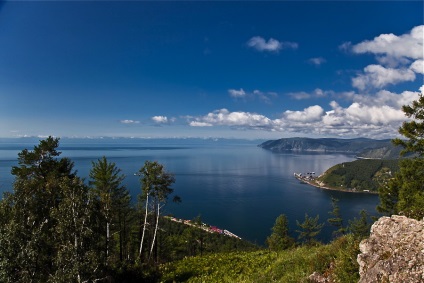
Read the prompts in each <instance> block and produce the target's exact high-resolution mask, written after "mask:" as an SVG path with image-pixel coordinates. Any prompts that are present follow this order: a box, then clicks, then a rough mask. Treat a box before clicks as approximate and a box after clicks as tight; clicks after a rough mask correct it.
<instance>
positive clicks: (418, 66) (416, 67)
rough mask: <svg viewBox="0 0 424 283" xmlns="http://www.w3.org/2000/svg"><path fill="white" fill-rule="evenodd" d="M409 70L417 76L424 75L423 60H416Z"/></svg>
mask: <svg viewBox="0 0 424 283" xmlns="http://www.w3.org/2000/svg"><path fill="white" fill-rule="evenodd" d="M423 52H424V51H423ZM409 68H410V69H411V70H412V71H414V72H415V73H417V74H424V60H416V61H415V62H414V63H412V64H411V67H409Z"/></svg>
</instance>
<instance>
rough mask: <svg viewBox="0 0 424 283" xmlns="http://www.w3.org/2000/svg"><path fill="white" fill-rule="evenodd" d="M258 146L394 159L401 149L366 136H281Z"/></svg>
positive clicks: (384, 141)
mask: <svg viewBox="0 0 424 283" xmlns="http://www.w3.org/2000/svg"><path fill="white" fill-rule="evenodd" d="M258 146H259V147H261V148H263V149H266V150H270V151H272V152H275V153H287V152H311V153H313V152H315V153H343V154H350V155H356V156H357V157H358V158H369V159H396V158H399V153H400V151H401V148H400V147H396V146H394V145H393V144H392V143H391V140H374V139H367V138H357V139H336V138H322V139H312V138H283V139H279V140H269V141H266V142H264V143H261V144H260V145H258Z"/></svg>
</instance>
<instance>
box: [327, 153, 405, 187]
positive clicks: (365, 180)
mask: <svg viewBox="0 0 424 283" xmlns="http://www.w3.org/2000/svg"><path fill="white" fill-rule="evenodd" d="M398 164H399V160H385V159H384V160H382V159H379V160H376V159H359V160H355V161H352V162H345V163H342V164H338V165H335V166H333V167H331V168H330V169H328V170H327V172H325V174H324V175H323V176H321V177H320V178H319V180H320V181H322V182H324V184H325V185H326V186H328V187H332V188H337V189H343V190H355V191H364V190H368V191H377V190H378V188H379V186H380V185H381V184H384V183H385V182H387V180H389V179H390V178H392V177H393V174H394V173H395V172H397V171H399V165H398Z"/></svg>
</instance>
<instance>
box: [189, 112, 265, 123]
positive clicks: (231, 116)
mask: <svg viewBox="0 0 424 283" xmlns="http://www.w3.org/2000/svg"><path fill="white" fill-rule="evenodd" d="M194 122H196V124H194V125H202V124H199V123H205V124H208V125H217V126H231V127H248V128H260V127H266V126H269V125H270V123H271V120H270V119H269V118H267V117H265V116H263V115H259V114H255V113H249V112H230V111H228V110H227V109H220V110H215V111H214V112H212V113H209V114H207V115H205V116H203V117H198V118H196V120H195V121H194ZM192 123H193V121H192V122H190V125H191V126H192Z"/></svg>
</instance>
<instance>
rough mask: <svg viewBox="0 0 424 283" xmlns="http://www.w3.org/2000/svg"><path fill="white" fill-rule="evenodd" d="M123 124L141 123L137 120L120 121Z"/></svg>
mask: <svg viewBox="0 0 424 283" xmlns="http://www.w3.org/2000/svg"><path fill="white" fill-rule="evenodd" d="M119 122H120V123H121V124H139V123H140V121H136V120H120V121H119Z"/></svg>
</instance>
